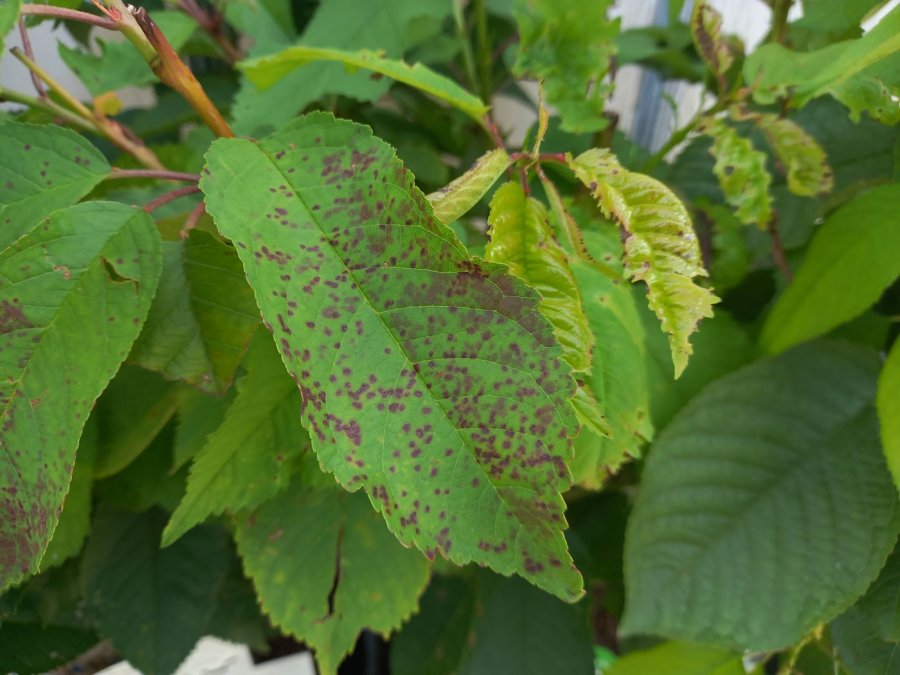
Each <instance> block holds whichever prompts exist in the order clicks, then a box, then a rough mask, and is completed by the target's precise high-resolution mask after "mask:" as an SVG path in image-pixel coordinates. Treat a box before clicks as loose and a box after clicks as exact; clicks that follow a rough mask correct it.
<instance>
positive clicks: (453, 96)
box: [240, 45, 505, 168]
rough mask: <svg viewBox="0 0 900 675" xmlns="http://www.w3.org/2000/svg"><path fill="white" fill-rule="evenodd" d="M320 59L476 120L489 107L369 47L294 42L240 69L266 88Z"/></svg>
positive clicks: (446, 81)
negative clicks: (375, 76)
mask: <svg viewBox="0 0 900 675" xmlns="http://www.w3.org/2000/svg"><path fill="white" fill-rule="evenodd" d="M322 61H334V62H337V63H342V64H344V66H345V67H346V68H347V70H348V71H350V72H353V71H355V70H356V69H358V68H362V69H364V70H370V71H372V72H373V73H379V74H380V75H384V76H386V77H389V78H391V79H392V80H396V81H397V82H402V83H403V84H407V85H409V86H410V87H413V88H415V89H419V90H420V91H423V92H425V93H426V94H430V95H431V96H434V97H435V98H437V99H439V100H441V101H443V102H444V103H447V104H448V105H451V106H453V107H454V108H458V109H459V110H462V111H463V112H464V113H465V114H466V115H468V116H469V117H471V118H473V119H474V120H476V121H477V122H479V123H480V122H481V120H482V118H483V117H484V116H485V114H486V113H487V112H488V110H489V107H488V106H487V105H485V104H484V103H483V102H482V101H481V99H479V98H478V97H477V96H475V95H474V94H470V93H469V92H468V91H466V90H465V89H463V88H462V87H460V86H459V85H458V84H456V82H454V81H453V80H451V79H449V78H447V77H445V76H443V75H441V74H439V73H436V72H434V71H433V70H431V68H428V67H427V66H424V65H422V64H421V63H416V64H413V65H409V64H408V63H405V62H404V61H401V60H398V59H386V58H384V54H383V53H382V52H377V51H372V50H370V49H360V50H357V51H347V50H343V49H326V48H323V47H309V46H305V45H296V46H293V47H288V48H287V49H284V50H282V51H280V52H278V53H277V54H273V55H271V56H264V57H262V58H258V59H251V60H249V61H244V62H243V63H242V64H241V66H240V68H241V70H242V71H243V72H244V73H245V74H246V75H247V79H249V80H250V81H251V82H252V83H253V84H254V85H255V86H256V87H257V88H258V89H260V90H265V89H268V88H269V87H271V86H272V85H274V84H275V83H276V82H278V81H279V80H281V79H282V78H284V76H285V75H287V74H288V73H290V72H293V71H294V70H296V69H297V68H302V67H303V66H306V65H309V64H310V63H318V62H322ZM504 168H505V167H504Z"/></svg>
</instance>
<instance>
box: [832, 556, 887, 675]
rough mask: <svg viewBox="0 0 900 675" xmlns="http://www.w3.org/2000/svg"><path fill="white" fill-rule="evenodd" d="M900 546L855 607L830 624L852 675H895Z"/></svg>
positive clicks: (844, 661)
mask: <svg viewBox="0 0 900 675" xmlns="http://www.w3.org/2000/svg"><path fill="white" fill-rule="evenodd" d="M898 603H900V549H898V548H895V549H894V552H893V553H892V554H891V556H890V557H889V558H888V561H887V563H886V564H885V566H884V569H882V570H881V574H879V575H878V578H877V579H876V580H875V582H874V583H873V584H872V586H871V587H870V588H869V590H868V591H867V592H866V594H865V595H864V596H863V597H862V598H861V599H860V600H859V602H857V603H856V604H855V605H853V607H851V608H850V609H848V610H847V611H846V612H844V614H842V615H841V616H839V617H838V618H837V619H835V620H834V621H833V622H832V623H831V637H832V640H833V641H834V646H835V649H836V650H837V653H838V656H839V657H840V659H841V661H842V662H843V663H844V665H845V666H846V667H847V669H848V670H849V671H850V672H851V673H853V675H895V674H896V673H897V672H898V664H897V652H898V650H900V613H898V611H897V608H898V607H900V604H898Z"/></svg>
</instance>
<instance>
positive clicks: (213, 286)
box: [130, 230, 259, 394]
mask: <svg viewBox="0 0 900 675" xmlns="http://www.w3.org/2000/svg"><path fill="white" fill-rule="evenodd" d="M257 326H259V310H258V309H257V307H256V303H255V302H254V300H253V291H251V290H250V287H249V286H248V285H247V281H246V279H245V278H244V272H243V268H242V267H241V261H240V260H239V259H238V256H237V253H235V251H234V249H233V248H231V247H230V246H226V245H225V244H223V243H222V242H221V241H219V240H218V239H217V238H216V237H215V236H213V235H211V234H209V233H207V232H200V231H197V230H193V231H192V232H191V234H190V236H189V237H188V238H187V239H185V240H183V241H177V242H166V243H165V244H163V278H162V282H161V283H160V286H159V290H158V292H157V294H156V298H154V300H153V305H152V306H151V307H150V314H149V315H148V316H147V323H146V324H145V325H144V330H143V332H142V333H141V335H140V337H139V338H138V341H137V343H136V344H135V346H134V349H133V350H132V352H131V356H130V360H131V361H132V362H134V363H137V364H138V365H141V366H143V367H144V368H148V369H150V370H155V371H157V372H159V373H161V374H162V375H163V376H164V377H166V378H167V379H171V380H183V381H185V382H187V383H188V384H192V385H194V386H196V387H197V388H199V389H200V390H201V391H205V392H207V393H212V394H221V393H224V392H225V391H226V390H227V389H228V388H229V387H230V386H231V381H232V379H233V378H234V371H235V369H236V368H237V366H238V363H240V361H241V358H242V357H243V356H244V352H245V351H246V350H247V345H248V344H249V343H250V338H251V337H252V336H253V332H254V331H255V330H256V328H257Z"/></svg>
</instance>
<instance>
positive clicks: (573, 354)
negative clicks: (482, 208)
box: [484, 182, 594, 372]
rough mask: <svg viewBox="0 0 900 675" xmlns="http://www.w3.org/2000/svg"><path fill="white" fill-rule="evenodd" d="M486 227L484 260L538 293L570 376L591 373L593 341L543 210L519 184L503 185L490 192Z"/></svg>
mask: <svg viewBox="0 0 900 675" xmlns="http://www.w3.org/2000/svg"><path fill="white" fill-rule="evenodd" d="M488 225H489V226H490V227H489V229H488V235H489V236H490V242H488V245H487V246H486V247H485V250H484V258H485V260H488V261H490V262H496V263H504V264H505V265H507V266H508V267H509V270H510V272H512V273H513V274H514V275H516V276H517V277H518V278H519V279H521V280H522V281H524V282H526V283H527V284H528V285H529V286H531V287H532V288H533V289H535V290H536V291H537V292H538V293H540V294H541V312H542V313H543V314H544V316H546V317H547V318H548V319H549V320H550V323H552V324H553V328H554V331H555V333H556V337H557V339H558V340H559V343H560V344H561V345H562V348H563V358H564V359H565V360H566V361H567V362H568V363H569V365H570V366H572V370H574V371H578V372H584V371H586V370H588V369H590V367H591V350H592V349H593V346H594V336H593V335H592V334H591V331H590V328H588V325H587V317H585V315H584V310H582V308H581V294H580V293H579V292H578V284H577V283H576V281H575V277H574V275H573V274H572V270H571V269H569V261H568V260H567V259H566V254H565V252H564V251H563V250H562V248H560V246H559V244H558V243H556V239H554V237H553V229H552V228H551V227H550V223H549V221H548V220H547V209H546V207H545V206H544V205H543V204H541V203H540V202H539V201H537V200H536V199H533V198H531V197H526V196H525V191H524V190H523V189H522V186H521V185H519V184H518V183H515V182H510V183H506V184H504V185H502V186H501V187H500V188H499V189H498V190H497V192H495V193H494V198H493V199H492V200H491V213H490V216H489V217H488Z"/></svg>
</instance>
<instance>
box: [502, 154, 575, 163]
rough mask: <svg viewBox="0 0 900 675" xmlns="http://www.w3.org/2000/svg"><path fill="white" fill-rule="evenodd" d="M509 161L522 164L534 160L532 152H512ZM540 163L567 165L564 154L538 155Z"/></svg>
mask: <svg viewBox="0 0 900 675" xmlns="http://www.w3.org/2000/svg"><path fill="white" fill-rule="evenodd" d="M509 159H510V161H513V162H521V161H523V160H531V159H534V157H533V156H532V154H531V153H530V152H511V153H509ZM538 161H539V162H559V163H561V164H565V163H566V155H565V153H562V152H542V153H541V154H539V155H538Z"/></svg>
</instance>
